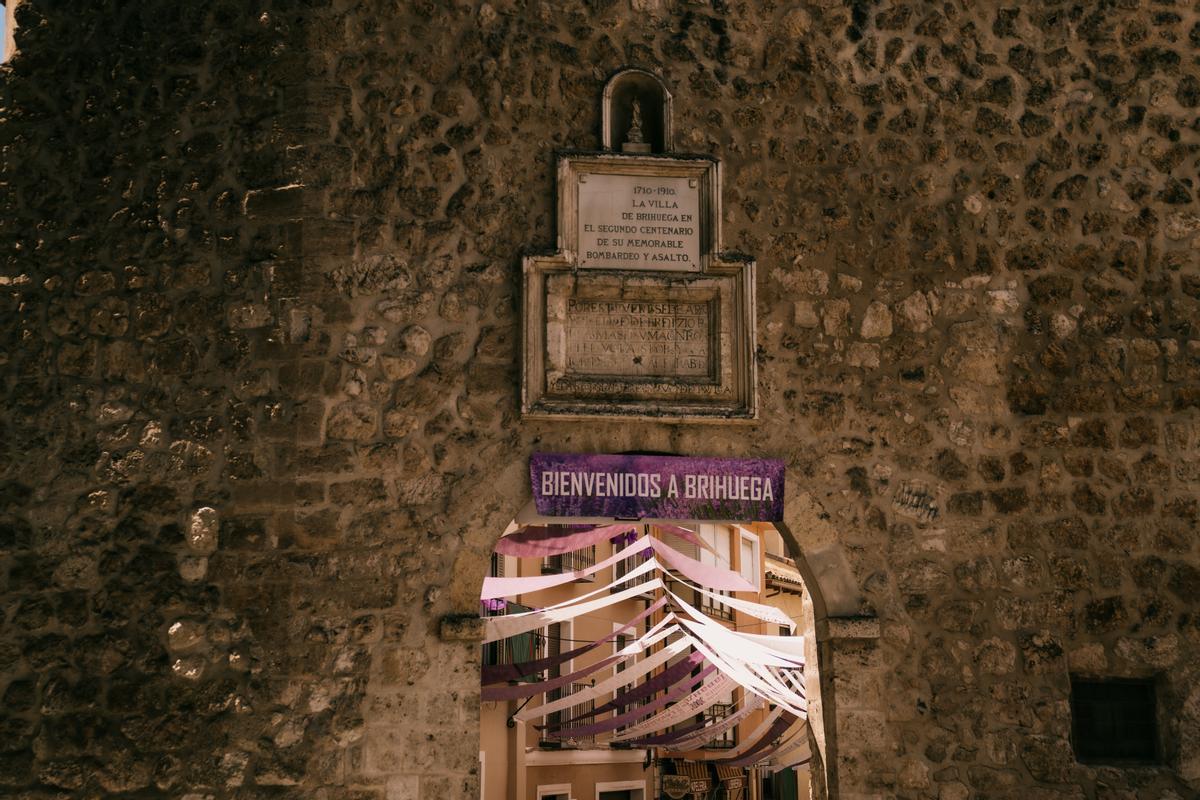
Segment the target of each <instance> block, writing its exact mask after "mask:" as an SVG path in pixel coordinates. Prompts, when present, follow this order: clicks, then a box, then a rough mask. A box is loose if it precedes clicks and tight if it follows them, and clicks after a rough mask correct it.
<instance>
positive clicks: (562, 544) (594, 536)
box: [496, 522, 637, 558]
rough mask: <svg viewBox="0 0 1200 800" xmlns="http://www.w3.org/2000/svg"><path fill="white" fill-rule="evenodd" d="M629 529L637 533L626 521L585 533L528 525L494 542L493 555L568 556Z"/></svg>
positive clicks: (561, 527) (520, 556)
mask: <svg viewBox="0 0 1200 800" xmlns="http://www.w3.org/2000/svg"><path fill="white" fill-rule="evenodd" d="M573 528H574V530H572V529H573ZM633 530H637V526H635V525H631V524H629V523H627V522H622V523H619V524H616V525H603V526H601V527H599V528H589V529H586V530H578V528H577V526H573V525H571V526H568V525H561V526H560V525H530V526H528V527H526V528H522V529H521V530H519V531H517V532H516V533H510V534H509V535H508V536H501V537H500V541H498V542H496V552H497V553H500V554H501V555H505V556H517V557H518V558H534V557H543V558H544V557H545V556H556V555H560V554H562V553H570V552H572V551H573V550H579V549H582V548H584V547H587V546H588V545H593V544H596V543H597V542H602V541H604V540H605V539H611V538H612V537H613V536H616V535H617V534H620V533H628V532H629V531H633Z"/></svg>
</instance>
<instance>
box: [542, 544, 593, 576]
mask: <svg viewBox="0 0 1200 800" xmlns="http://www.w3.org/2000/svg"><path fill="white" fill-rule="evenodd" d="M595 564H596V545H592V546H591V547H584V548H582V549H580V550H572V551H571V552H569V553H561V554H559V555H556V556H546V558H545V559H543V560H542V574H543V575H561V574H562V573H564V572H576V571H578V570H581V569H587V568H588V567H591V566H594V565H595ZM579 580H580V581H588V582H591V581H594V580H595V576H593V575H589V576H588V577H586V578H580V579H579Z"/></svg>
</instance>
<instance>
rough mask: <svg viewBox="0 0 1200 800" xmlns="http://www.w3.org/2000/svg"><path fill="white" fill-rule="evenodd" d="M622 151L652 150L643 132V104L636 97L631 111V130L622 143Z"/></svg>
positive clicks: (644, 151) (641, 151)
mask: <svg viewBox="0 0 1200 800" xmlns="http://www.w3.org/2000/svg"><path fill="white" fill-rule="evenodd" d="M621 152H623V153H649V152H650V143H649V142H647V141H646V139H645V138H644V135H643V134H642V105H641V103H639V102H638V101H637V100H636V99H635V100H634V101H633V107H632V109H631V111H630V122H629V132H628V133H627V134H626V135H625V142H624V144H622V145H621Z"/></svg>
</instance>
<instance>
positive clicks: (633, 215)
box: [521, 153, 757, 421]
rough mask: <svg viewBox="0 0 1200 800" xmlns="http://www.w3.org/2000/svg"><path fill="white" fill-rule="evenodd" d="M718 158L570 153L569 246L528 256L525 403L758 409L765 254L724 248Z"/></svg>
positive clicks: (562, 210)
mask: <svg viewBox="0 0 1200 800" xmlns="http://www.w3.org/2000/svg"><path fill="white" fill-rule="evenodd" d="M720 196H721V189H720V164H719V162H718V161H717V160H716V159H715V158H712V157H709V156H695V155H693V156H665V155H654V154H651V155H644V154H639V155H632V154H628V153H622V154H620V155H618V154H616V153H566V154H560V155H559V159H558V247H557V248H556V250H555V252H553V253H545V254H542V255H531V256H527V257H526V258H525V260H524V263H523V269H524V297H523V306H524V327H523V333H522V336H523V345H522V350H523V355H522V368H521V369H522V389H521V412H522V414H524V415H525V416H528V417H563V416H568V417H570V416H574V417H627V418H643V417H655V418H660V419H677V420H724V421H733V420H752V419H754V418H755V417H756V416H757V392H756V384H757V372H756V366H755V360H754V348H755V316H754V308H755V304H754V293H755V278H754V276H755V265H754V262H753V260H751V259H750V258H748V257H745V256H737V255H732V254H727V253H723V252H722V251H721V227H720V226H721V203H720Z"/></svg>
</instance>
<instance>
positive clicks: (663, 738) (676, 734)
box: [629, 721, 704, 747]
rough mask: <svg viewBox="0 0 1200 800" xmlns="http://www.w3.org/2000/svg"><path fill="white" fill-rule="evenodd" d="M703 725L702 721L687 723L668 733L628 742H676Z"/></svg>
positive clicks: (635, 743)
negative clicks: (685, 725) (683, 726)
mask: <svg viewBox="0 0 1200 800" xmlns="http://www.w3.org/2000/svg"><path fill="white" fill-rule="evenodd" d="M703 727H704V722H703V721H701V722H696V723H693V724H691V725H688V726H687V727H686V728H680V729H679V730H677V731H671V732H670V733H660V734H659V735H657V736H643V737H642V738H641V739H633V740H632V741H630V742H629V744H631V745H633V746H634V747H651V746H653V745H660V744H661V745H670V744H674V743H675V742H677V741H678V740H680V739H683V738H685V737H687V736H691V735H692V734H693V733H695V732H696V731H698V730H700V729H701V728H703Z"/></svg>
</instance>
